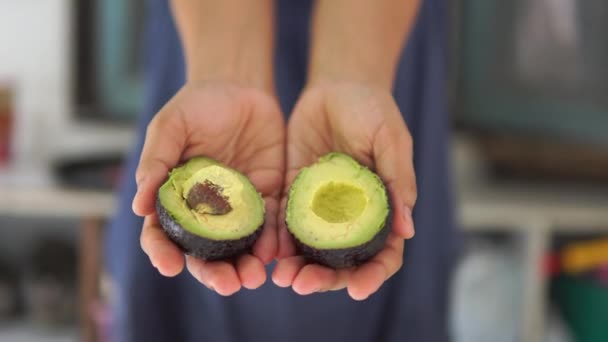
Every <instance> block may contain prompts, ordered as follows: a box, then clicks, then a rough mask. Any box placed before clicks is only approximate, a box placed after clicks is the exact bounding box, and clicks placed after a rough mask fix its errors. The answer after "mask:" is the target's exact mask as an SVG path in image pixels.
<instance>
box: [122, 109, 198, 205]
mask: <svg viewBox="0 0 608 342" xmlns="http://www.w3.org/2000/svg"><path fill="white" fill-rule="evenodd" d="M166 114H167V113H163V112H160V113H158V114H157V115H156V116H155V117H154V119H152V121H151V122H150V124H149V125H148V128H147V130H146V139H145V142H144V146H143V149H142V153H141V157H140V160H139V165H138V166H137V171H136V172H135V180H136V182H137V193H136V194H135V197H134V198H133V212H134V213H135V214H136V215H139V216H146V215H150V214H152V213H153V212H154V202H155V200H156V192H157V191H158V188H159V187H160V185H161V184H162V183H163V182H164V180H165V179H166V178H167V174H168V173H169V170H171V168H173V167H174V166H175V165H176V164H177V163H178V162H179V160H180V158H181V154H182V151H183V150H184V147H185V145H186V132H185V130H184V127H183V124H182V121H181V120H179V119H178V118H177V117H176V116H170V115H166Z"/></svg>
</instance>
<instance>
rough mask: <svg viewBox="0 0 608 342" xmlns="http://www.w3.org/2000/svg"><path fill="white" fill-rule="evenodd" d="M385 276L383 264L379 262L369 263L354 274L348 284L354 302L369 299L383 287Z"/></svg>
mask: <svg viewBox="0 0 608 342" xmlns="http://www.w3.org/2000/svg"><path fill="white" fill-rule="evenodd" d="M385 276H386V273H385V270H384V266H383V265H382V264H380V263H379V262H377V261H370V262H367V263H365V264H363V265H361V266H360V267H359V268H358V269H357V271H356V272H354V273H353V274H352V277H351V283H349V284H348V294H349V295H350V296H351V298H352V299H354V300H364V299H367V297H369V296H370V295H371V294H372V293H374V292H376V291H378V289H379V288H380V286H382V283H384V277H385Z"/></svg>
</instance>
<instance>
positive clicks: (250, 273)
mask: <svg viewBox="0 0 608 342" xmlns="http://www.w3.org/2000/svg"><path fill="white" fill-rule="evenodd" d="M236 270H237V273H238V276H239V279H240V281H241V284H243V287H244V288H246V289H250V290H253V289H257V288H258V287H260V286H262V284H264V282H265V281H266V269H265V268H264V264H262V262H261V261H260V259H258V258H256V257H254V256H253V255H250V254H245V255H243V256H241V257H240V258H239V259H238V260H237V262H236Z"/></svg>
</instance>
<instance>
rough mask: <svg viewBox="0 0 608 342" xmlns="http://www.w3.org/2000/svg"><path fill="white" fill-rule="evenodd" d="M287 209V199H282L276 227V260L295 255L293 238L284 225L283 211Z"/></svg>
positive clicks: (285, 224)
mask: <svg viewBox="0 0 608 342" xmlns="http://www.w3.org/2000/svg"><path fill="white" fill-rule="evenodd" d="M286 207H287V197H284V198H283V199H282V200H281V208H280V210H279V215H278V216H279V219H278V222H277V225H278V233H277V238H278V243H279V246H278V251H277V258H279V259H282V258H287V257H290V256H293V255H296V246H295V244H294V241H293V237H292V236H291V234H290V233H289V231H288V230H287V223H285V209H286Z"/></svg>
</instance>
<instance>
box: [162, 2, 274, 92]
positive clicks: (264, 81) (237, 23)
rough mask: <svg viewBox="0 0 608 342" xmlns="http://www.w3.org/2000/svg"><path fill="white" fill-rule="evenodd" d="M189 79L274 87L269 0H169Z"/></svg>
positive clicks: (271, 23) (271, 19)
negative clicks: (251, 0) (250, 0)
mask: <svg viewBox="0 0 608 342" xmlns="http://www.w3.org/2000/svg"><path fill="white" fill-rule="evenodd" d="M172 7H173V14H174V17H175V19H176V23H177V26H178V30H179V33H180V39H181V42H182V46H183V50H184V57H185V61H186V78H187V81H188V82H191V83H193V82H194V83H199V82H230V83H236V84H240V85H243V86H249V87H255V88H261V89H265V90H271V89H272V87H273V75H272V52H273V51H272V50H273V46H272V45H273V22H274V20H273V1H272V0H261V1H255V2H249V1H247V2H242V1H240V0H225V1H211V0H207V1H203V0H201V1H190V0H172Z"/></svg>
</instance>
